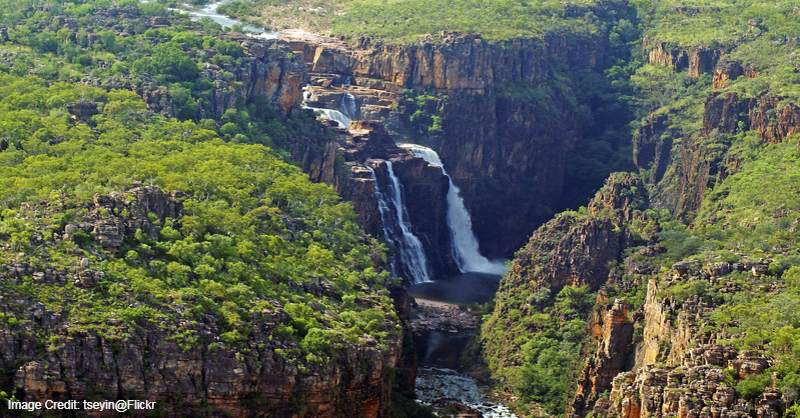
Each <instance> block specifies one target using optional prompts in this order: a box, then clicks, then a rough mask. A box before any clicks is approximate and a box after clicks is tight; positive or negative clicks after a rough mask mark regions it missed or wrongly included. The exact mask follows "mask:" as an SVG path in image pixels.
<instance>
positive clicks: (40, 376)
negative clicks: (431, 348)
mask: <svg viewBox="0 0 800 418" xmlns="http://www.w3.org/2000/svg"><path fill="white" fill-rule="evenodd" d="M25 210H26V211H32V213H38V214H40V215H41V214H42V213H46V211H47V210H48V209H47V207H44V206H43V207H29V208H27V209H25ZM183 210H184V209H183V206H182V203H181V194H180V193H176V192H175V193H166V192H164V191H162V190H160V189H158V188H155V187H137V188H134V189H131V190H129V191H127V192H125V193H113V194H110V195H100V196H97V197H96V198H95V199H94V202H93V203H92V204H91V205H90V206H89V207H88V208H86V212H85V215H84V216H83V217H82V218H81V220H80V221H78V222H75V223H71V224H68V225H66V226H65V228H64V229H65V233H64V236H63V237H59V236H55V237H53V239H55V240H58V241H60V240H62V239H63V240H65V241H66V240H71V241H75V242H76V243H81V245H86V244H87V241H86V240H91V243H94V244H97V245H99V246H100V247H102V248H105V249H108V250H110V251H111V252H112V253H113V252H115V251H117V250H118V249H119V245H120V243H122V242H123V241H125V240H126V238H129V234H140V233H143V234H155V233H156V232H157V230H156V228H155V225H156V224H163V223H164V222H165V221H166V220H167V219H172V220H173V221H174V222H176V223H178V224H179V223H180V222H181V221H182V219H183ZM81 231H82V232H81ZM103 254H105V253H103ZM98 257H99V256H98ZM103 261H104V260H103V259H102V258H101V257H99V260H98V262H97V263H95V262H94V261H92V262H90V260H89V259H87V258H82V259H81V261H80V263H78V264H77V265H75V266H71V267H66V268H49V267H48V268H43V267H42V266H38V265H32V264H29V263H24V262H20V263H15V264H11V265H0V287H2V288H3V289H4V294H3V296H2V297H0V311H2V312H3V313H10V314H12V315H13V318H14V321H13V322H9V321H5V320H4V321H0V371H1V373H0V386H2V387H4V388H8V387H13V388H14V389H13V393H14V395H15V396H16V397H17V398H19V399H20V400H22V401H43V400H45V399H53V400H72V399H75V400H82V399H89V400H102V399H107V400H115V399H148V400H152V401H156V405H157V411H156V413H158V414H161V415H164V416H171V417H173V416H174V417H177V416H209V417H217V416H226V417H262V416H269V417H278V418H281V417H285V418H299V417H309V418H311V417H314V418H317V417H331V418H333V417H348V416H358V417H362V416H363V417H383V416H387V415H388V408H389V403H390V399H391V396H392V391H391V386H392V382H391V379H392V378H393V376H394V372H395V370H396V369H400V370H401V371H403V373H405V376H406V380H409V379H410V382H412V383H411V384H412V385H413V376H414V374H413V369H414V360H413V348H412V347H405V348H404V347H403V344H404V343H403V341H401V338H400V336H401V333H399V332H398V333H397V334H396V335H394V336H392V337H390V338H389V340H388V344H387V345H386V346H385V347H379V346H378V345H377V344H376V342H375V341H372V342H370V341H361V342H360V343H359V344H357V345H353V346H351V347H348V348H347V349H342V350H337V351H336V352H335V353H334V355H333V356H332V358H331V360H330V361H328V362H327V363H324V364H315V363H304V364H298V363H297V362H294V361H290V360H289V359H288V358H286V356H284V355H281V351H282V350H286V349H288V348H289V347H288V346H287V345H286V344H288V343H287V342H285V341H282V340H281V339H280V338H275V335H276V334H275V329H276V327H278V326H279V325H281V324H284V323H287V322H288V321H289V318H288V317H287V316H286V315H287V314H286V313H285V312H284V311H283V308H282V306H281V304H280V302H278V301H271V302H270V303H269V304H268V305H266V306H267V307H265V308H264V309H263V310H262V311H260V312H257V313H254V314H253V315H254V317H253V318H252V319H251V321H252V323H253V326H252V327H251V328H250V329H249V332H248V333H247V334H246V337H245V340H244V341H243V342H242V343H241V345H240V346H238V347H233V346H231V345H229V344H225V343H223V342H222V339H221V338H220V335H221V334H222V328H221V327H222V324H220V323H218V322H217V320H216V319H215V317H213V316H211V315H207V314H206V315H202V316H198V320H197V321H183V320H182V322H181V323H180V324H179V326H180V329H181V330H182V331H187V332H188V331H191V332H193V333H194V334H193V335H196V336H197V340H196V341H192V340H185V339H184V338H183V337H181V336H176V335H174V334H170V333H169V332H167V330H166V326H164V324H161V326H159V324H155V323H149V322H123V321H121V320H119V319H115V318H109V319H108V321H109V324H110V325H109V326H112V328H113V327H118V328H114V329H116V330H117V331H119V332H109V333H104V332H98V331H96V330H91V329H85V328H82V327H81V326H80V325H79V324H76V323H75V322H73V321H74V317H71V316H70V315H68V313H67V312H66V311H64V310H61V309H54V308H52V307H50V306H46V305H44V304H42V303H39V302H33V301H31V300H28V298H30V297H31V296H30V295H29V294H27V293H18V292H15V291H14V290H13V289H15V287H14V286H19V285H21V283H23V281H29V280H33V282H34V283H38V284H40V285H50V286H62V287H67V286H72V285H74V286H76V287H84V288H88V289H96V291H98V292H100V291H103V290H102V289H105V288H104V287H98V288H96V287H95V285H96V284H97V283H98V282H99V281H100V280H102V279H103V277H104V274H105V273H108V272H106V271H104V270H103V265H104V263H103ZM309 291H313V290H309ZM9 292H10V293H9ZM393 297H394V299H395V305H396V306H395V307H396V309H397V311H398V312H400V321H401V322H400V323H401V324H404V325H403V327H405V329H407V330H410V327H409V325H408V322H407V321H408V318H409V316H408V310H409V308H408V303H409V302H408V298H407V296H405V293H404V292H402V291H395V292H394V293H393ZM83 304H84V302H75V305H74V307H78V306H81V307H82V306H83ZM131 306H132V307H134V305H131ZM70 307H73V305H70ZM70 318H72V319H70ZM409 333H410V332H409ZM42 335H47V343H46V344H49V346H48V347H47V348H46V349H45V347H43V345H42V344H43V340H42ZM407 343H408V342H406V344H407ZM406 350H407V351H406ZM409 356H411V357H409Z"/></svg>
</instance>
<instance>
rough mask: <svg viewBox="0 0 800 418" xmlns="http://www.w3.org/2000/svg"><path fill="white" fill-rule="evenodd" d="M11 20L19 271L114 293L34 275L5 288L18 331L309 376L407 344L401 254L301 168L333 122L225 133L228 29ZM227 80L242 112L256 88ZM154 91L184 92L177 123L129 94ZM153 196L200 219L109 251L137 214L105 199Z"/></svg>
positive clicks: (116, 7)
mask: <svg viewBox="0 0 800 418" xmlns="http://www.w3.org/2000/svg"><path fill="white" fill-rule="evenodd" d="M0 7H3V8H4V13H3V14H2V15H1V16H0V26H4V27H5V28H7V34H8V38H7V39H6V41H5V42H2V41H0V94H2V97H0V172H2V173H3V175H2V176H1V177H0V265H6V266H8V265H17V264H19V263H23V262H24V263H25V264H26V265H30V266H31V267H32V268H33V269H34V270H35V271H46V270H47V271H54V272H64V273H65V274H67V275H74V274H75V272H74V271H75V266H80V265H84V264H88V265H89V266H90V268H91V271H93V272H96V273H97V274H99V276H97V277H100V278H99V279H98V280H97V281H96V283H93V284H92V285H90V286H86V285H82V284H80V283H78V282H73V280H67V281H66V282H64V281H63V280H62V281H58V280H56V281H55V282H54V281H52V280H48V281H46V282H42V281H41V279H40V278H38V277H34V276H32V275H30V274H28V275H25V276H23V277H21V278H20V279H19V280H16V281H15V280H2V281H0V293H2V294H3V295H4V298H3V302H2V303H3V305H4V306H3V307H4V309H3V312H2V314H0V327H2V328H6V329H10V330H14V332H23V331H22V330H26V331H24V332H26V333H27V332H33V333H34V334H35V335H36V338H37V340H38V341H42V342H43V345H45V347H43V349H52V348H54V347H56V346H57V345H58V344H60V343H59V342H60V341H64V340H65V339H69V338H71V337H72V336H74V335H78V334H83V333H94V334H97V335H100V336H101V337H103V338H106V339H108V340H112V341H113V340H120V339H127V338H130V337H131V336H132V335H134V334H138V333H140V332H158V333H163V334H164V335H166V336H167V338H168V339H169V340H171V341H174V342H175V343H177V344H178V345H179V346H180V347H182V348H183V349H185V350H189V349H197V348H198V346H199V345H204V346H206V347H207V348H208V349H220V348H227V349H230V350H233V351H236V352H238V353H248V352H252V351H253V350H263V349H265V348H267V347H266V346H265V345H268V346H270V347H273V348H274V347H281V348H275V353H277V354H279V355H280V356H282V357H284V358H285V359H286V360H287V361H290V362H292V363H294V364H296V365H297V366H298V367H299V368H300V369H301V370H303V369H304V368H305V367H307V366H308V365H319V364H324V363H327V362H328V361H329V360H330V359H331V358H332V357H334V356H336V355H337V353H339V352H340V350H342V349H344V348H346V347H350V346H355V345H364V344H367V343H368V344H370V345H374V346H376V347H378V348H380V349H382V348H384V347H385V343H386V341H387V339H388V338H393V336H394V335H396V333H397V332H398V329H397V328H396V317H395V314H394V310H393V308H392V304H391V299H390V298H389V296H388V293H387V292H386V290H385V289H386V285H387V284H388V283H387V281H388V273H387V272H385V271H383V270H382V268H381V264H382V263H383V262H384V261H385V257H386V255H385V250H384V248H383V246H382V245H380V244H379V243H378V242H376V241H375V240H374V239H373V238H369V237H367V236H366V235H365V234H364V232H363V231H362V230H361V229H360V227H359V226H358V225H357V223H356V219H355V214H354V212H353V210H352V208H351V207H350V206H349V205H348V204H345V203H342V202H341V201H340V199H339V197H338V196H337V195H336V194H335V193H334V192H333V190H332V189H331V188H330V187H329V186H325V185H319V184H312V183H311V182H310V181H309V180H308V179H307V176H306V175H305V174H304V173H302V172H301V171H300V170H299V169H298V168H297V167H295V166H293V165H291V164H289V163H287V162H285V159H286V158H287V156H289V155H292V154H293V152H294V151H295V150H294V149H293V147H297V146H299V145H300V144H299V141H298V140H297V137H298V136H299V135H300V133H302V137H303V138H304V141H307V142H308V144H307V145H308V146H311V147H313V146H316V145H315V144H318V143H321V141H322V140H324V139H325V138H324V132H323V131H322V130H321V129H319V128H316V126H317V125H316V124H315V122H314V117H313V115H311V114H310V112H292V114H291V115H289V116H284V115H280V114H278V112H277V111H275V110H274V109H272V106H271V104H270V103H269V101H268V100H267V98H264V97H255V98H252V100H251V101H250V102H248V103H244V102H241V103H236V104H235V106H234V107H231V108H228V109H227V110H226V111H225V112H224V113H223V114H222V115H214V114H213V112H214V106H213V105H212V99H213V97H212V96H213V93H214V91H215V90H214V89H215V88H216V89H219V88H220V86H218V85H217V86H215V85H213V83H212V80H211V78H210V75H209V74H208V73H207V72H204V71H201V68H206V67H208V66H216V67H219V68H222V69H225V68H229V67H230V66H236V65H241V63H242V62H241V60H242V57H243V51H242V49H241V47H240V46H239V43H237V42H232V41H227V40H223V39H221V38H220V37H219V36H218V35H219V34H220V33H221V31H220V28H219V27H218V26H216V25H214V24H210V23H208V22H200V23H199V24H196V23H192V22H190V21H189V20H188V19H186V18H177V17H172V19H173V20H172V21H171V22H172V23H174V24H173V25H171V26H169V27H153V25H152V24H149V23H148V22H149V19H150V18H151V17H159V16H166V15H167V14H168V13H169V12H168V11H167V10H166V9H165V8H164V5H160V4H155V3H148V4H140V2H138V1H135V0H126V1H113V2H112V1H102V0H99V1H92V2H78V3H70V2H63V1H56V0H26V1H17V0H14V1H11V0H0ZM120 14H125V15H126V16H127V17H126V18H125V19H121V18H119V15H120ZM109 28H113V30H110V29H109ZM122 32H125V33H126V35H124V36H123V35H121V34H120V33H122ZM226 77H227V78H226V80H224V81H227V82H229V83H230V86H229V91H230V92H231V93H232V92H234V90H235V88H237V87H238V86H237V83H238V82H237V81H236V80H235V79H234V78H233V75H232V74H231V75H230V76H226ZM78 80H84V81H89V82H88V83H78V82H77V81H78ZM148 83H150V84H152V85H154V86H155V88H157V89H161V90H160V91H166V92H168V96H169V105H170V106H169V107H170V110H171V111H170V112H165V113H170V114H171V115H173V116H175V117H177V118H172V117H168V116H163V115H160V114H154V113H152V112H151V111H150V110H148V108H147V105H146V104H145V102H144V101H143V100H142V98H140V97H139V96H137V95H136V94H135V93H134V92H132V91H130V90H120V89H114V88H113V86H125V87H126V88H131V89H133V88H135V87H137V86H142V85H146V84H148ZM90 84H95V85H100V86H104V87H107V88H97V87H90V86H89V85H90ZM223 87H224V86H223ZM234 97H235V96H234ZM165 104H166V103H165V102H164V101H162V102H160V105H162V106H164V105H165ZM73 107H75V108H76V109H84V110H86V111H85V112H83V111H80V110H75V109H72V108H73ZM215 116H216V120H215V119H212V118H214V117H215ZM270 147H274V148H270ZM141 185H144V186H155V187H157V188H158V189H160V190H163V191H165V192H167V193H171V192H177V194H176V195H175V196H177V197H175V199H176V201H180V204H181V205H182V207H183V213H182V216H179V217H177V218H166V219H159V218H158V217H156V216H154V215H153V214H152V213H151V214H148V218H147V219H136V222H138V223H139V224H141V225H142V226H141V227H140V228H139V229H137V230H136V231H135V233H132V234H124V235H123V236H122V238H123V241H122V243H121V246H120V247H119V248H109V247H107V246H104V245H103V243H102V242H101V239H100V237H99V235H98V233H97V231H94V230H93V229H92V227H91V226H86V225H91V224H92V223H93V222H100V221H102V222H128V221H130V220H131V219H132V218H131V217H132V216H133V214H131V213H127V210H123V211H121V212H119V211H116V212H115V211H109V210H107V209H106V208H104V207H96V206H95V205H94V204H93V203H92V202H93V200H94V199H95V198H96V197H97V196H112V197H113V198H115V199H116V198H118V199H122V200H123V201H125V202H132V201H133V200H135V196H134V195H133V194H131V193H129V192H127V191H128V190H130V189H131V188H135V187H139V186H141ZM114 196H116V197H114ZM76 225H77V226H76ZM68 226H69V228H71V229H70V232H69V234H67V232H66V230H67V229H68ZM145 226H146V227H145ZM65 234H66V235H65ZM58 274H61V273H58ZM309 289H313V290H312V291H309ZM32 304H41V305H42V306H43V307H44V309H45V311H46V312H58V313H59V315H60V316H59V318H60V319H61V320H62V321H63V324H64V327H63V328H62V327H50V328H41V327H38V326H37V324H36V323H35V322H32V321H31V320H30V319H29V318H30V317H29V315H27V314H26V313H25V312H26V309H27V307H28V306H30V305H32ZM263 324H270V325H268V326H264V325H263ZM257 330H258V332H256V331H257ZM209 332H211V334H213V335H218V336H219V339H218V340H217V341H211V340H209V337H208V335H209ZM259 333H262V334H259ZM263 333H265V334H263ZM255 339H258V341H256V340H255ZM7 375H8V372H7V371H5V370H4V371H2V374H0V380H2V381H3V382H5V381H6V379H7Z"/></svg>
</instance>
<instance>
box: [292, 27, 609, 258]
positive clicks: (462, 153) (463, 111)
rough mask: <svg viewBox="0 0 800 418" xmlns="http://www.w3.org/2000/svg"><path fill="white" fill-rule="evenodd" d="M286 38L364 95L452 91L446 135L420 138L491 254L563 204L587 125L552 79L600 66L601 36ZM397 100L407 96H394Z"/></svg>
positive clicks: (503, 252) (445, 112)
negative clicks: (354, 41) (570, 163)
mask: <svg viewBox="0 0 800 418" xmlns="http://www.w3.org/2000/svg"><path fill="white" fill-rule="evenodd" d="M283 37H284V39H285V40H286V41H287V42H288V43H289V45H291V46H292V48H293V49H294V50H295V52H296V53H298V55H301V56H303V59H304V61H305V62H306V64H307V66H308V68H309V71H310V72H311V73H312V74H338V75H339V78H341V79H343V80H346V81H348V82H350V83H353V84H357V85H359V86H360V88H362V91H360V92H359V91H355V90H352V89H351V90H350V91H351V92H352V93H353V94H355V95H356V97H359V98H361V97H368V96H370V95H372V96H376V95H377V94H375V93H367V92H366V91H365V90H364V89H363V88H366V89H367V90H372V91H373V92H374V91H379V92H383V91H400V90H401V89H413V90H415V91H426V90H430V91H435V92H438V93H437V94H440V95H442V96H444V97H446V100H444V101H443V102H442V106H441V108H440V109H439V110H438V112H439V113H440V117H441V120H442V133H441V134H440V135H438V137H439V139H438V140H434V141H433V142H430V141H427V140H428V138H413V140H414V141H416V142H420V141H427V143H429V144H430V145H432V146H434V148H436V149H437V151H438V152H439V154H440V156H441V157H442V159H443V161H444V163H445V165H446V167H447V171H448V173H449V174H450V175H451V176H452V177H453V180H454V181H455V182H456V184H457V185H458V186H459V188H460V189H461V190H462V194H463V195H464V198H465V201H466V204H467V206H468V208H469V210H470V212H471V214H472V216H473V218H474V219H475V220H476V222H475V232H476V234H477V235H478V238H479V241H480V242H481V245H482V248H481V249H482V250H483V251H484V253H485V254H486V255H488V256H490V257H501V256H509V255H510V254H511V253H512V252H513V251H514V250H515V249H516V248H518V247H519V246H520V245H521V244H522V243H523V242H524V240H525V239H526V238H527V235H528V234H529V232H530V231H531V230H533V229H534V228H535V227H536V226H538V225H539V224H541V223H542V222H544V221H545V220H546V219H547V217H549V216H550V215H552V213H554V211H555V210H556V209H557V208H560V207H561V199H562V197H563V194H564V175H565V166H566V164H567V162H566V158H567V154H568V153H569V152H570V150H571V149H572V147H573V146H574V144H575V142H576V140H577V138H578V137H580V135H581V122H580V121H579V120H578V119H577V118H576V116H575V112H576V108H575V104H574V103H573V102H571V99H570V98H569V97H568V96H569V93H568V92H565V91H560V90H558V89H551V88H550V87H549V84H550V83H551V82H553V80H554V79H555V77H556V73H557V72H558V71H559V70H557V68H561V66H566V67H569V68H571V69H572V70H573V71H584V70H592V69H595V68H600V67H601V66H602V65H603V54H604V47H605V43H604V41H603V40H602V38H601V37H596V38H595V37H589V38H582V37H579V36H572V35H548V36H546V37H545V39H543V40H540V39H517V40H511V41H507V42H500V43H490V42H487V41H485V40H483V39H481V38H480V36H478V35H463V34H455V33H446V34H444V36H443V38H442V39H440V40H439V39H437V40H436V41H434V40H429V41H423V42H420V43H415V44H407V45H393V44H383V43H380V42H375V41H373V40H370V39H362V40H361V41H360V42H359V43H358V45H355V46H353V45H348V44H345V43H344V42H341V41H338V40H333V39H327V38H322V37H318V36H312V35H309V34H305V33H298V32H288V33H285V34H284V36H283ZM541 85H545V87H544V88H543V89H539V90H537V89H538V88H539V87H537V86H541ZM526 92H528V93H526ZM380 94H383V93H380ZM367 101H368V100H364V102H365V103H366V102H367ZM391 102H394V103H395V104H396V103H397V102H398V99H397V98H391V99H389V101H387V102H385V103H387V104H388V103H391ZM362 109H365V108H364V107H362ZM367 110H368V112H367V113H368V114H370V115H372V117H378V118H382V119H385V118H386V115H385V114H379V113H375V112H374V111H373V110H370V109H367Z"/></svg>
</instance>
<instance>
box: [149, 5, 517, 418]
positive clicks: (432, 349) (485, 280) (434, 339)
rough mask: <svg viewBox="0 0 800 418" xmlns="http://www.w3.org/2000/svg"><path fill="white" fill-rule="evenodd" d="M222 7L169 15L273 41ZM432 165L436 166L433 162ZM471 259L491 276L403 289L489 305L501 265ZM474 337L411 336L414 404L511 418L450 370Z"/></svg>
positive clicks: (503, 408)
mask: <svg viewBox="0 0 800 418" xmlns="http://www.w3.org/2000/svg"><path fill="white" fill-rule="evenodd" d="M142 2H143V3H145V2H147V0H142ZM223 3H225V0H223V1H217V2H213V3H210V4H208V5H206V6H203V7H192V6H188V5H187V6H185V7H183V8H180V9H175V11H177V12H179V13H186V14H188V15H189V16H190V17H191V18H192V19H196V20H199V19H210V20H212V21H214V22H216V23H218V24H219V25H220V26H222V27H223V28H226V29H228V28H231V27H234V26H239V27H240V28H241V29H242V30H244V31H245V32H247V33H248V35H250V36H253V37H258V38H265V39H274V38H277V37H278V32H274V31H270V30H267V29H265V28H263V27H258V26H255V25H252V24H248V23H244V22H241V21H239V20H237V19H234V18H231V17H228V16H225V15H222V14H220V13H219V12H218V8H219V6H220V5H222V4H223ZM337 122H339V123H340V125H344V126H343V127H346V125H347V124H349V119H348V120H347V123H345V122H343V121H338V120H337ZM414 150H415V151H417V152H418V153H419V152H421V151H420V150H422V151H427V150H428V149H427V148H424V149H423V148H422V147H418V148H415V149H414ZM425 156H428V155H425ZM437 158H438V156H437ZM429 163H430V161H429ZM433 163H436V161H434V162H433ZM439 164H441V163H439ZM442 169H444V167H443V166H442ZM451 186H452V182H451ZM454 193H455V195H454V196H449V199H450V200H454V199H455V198H456V197H457V198H458V199H460V197H459V196H458V191H457V189H455V190H454ZM451 204H452V202H451ZM462 205H463V204H462ZM460 216H461V218H460V219H464V216H463V215H460ZM448 221H450V220H448ZM461 223H463V224H465V225H469V226H470V229H471V223H470V222H467V221H464V220H462V221H461ZM470 234H471V231H470ZM470 240H474V237H471V236H467V237H466V238H465V239H462V241H464V242H466V243H467V244H472V245H471V246H470V245H465V246H466V247H467V248H469V249H468V250H467V251H465V252H467V253H468V252H473V253H476V254H478V252H477V244H476V243H472V242H471V241H470ZM471 247H474V248H471ZM478 255H479V254H478ZM471 258H472V259H477V260H479V264H477V265H478V268H476V269H475V270H477V271H487V272H491V273H495V274H483V273H474V272H468V273H464V274H460V275H457V276H455V277H450V278H444V280H438V281H428V282H421V283H418V284H415V285H412V286H410V287H409V289H408V291H409V294H411V295H412V296H413V297H415V298H418V299H421V300H427V301H432V302H435V303H445V304H452V305H468V304H481V303H486V302H488V301H490V300H491V299H492V298H493V297H494V293H495V292H496V291H497V285H498V282H499V277H500V276H499V275H498V274H497V273H500V272H501V271H502V270H503V269H504V268H503V267H502V265H501V263H498V262H496V261H488V260H485V259H483V258H482V257H480V258H479V257H471ZM464 264H465V265H468V266H469V267H471V266H472V265H469V264H467V262H464ZM474 336H475V335H474V333H472V334H470V333H467V334H464V333H450V332H440V331H432V332H429V333H426V334H424V335H422V336H418V337H416V338H415V340H416V343H417V344H418V345H419V347H418V356H419V361H420V366H421V367H420V368H419V371H418V377H417V381H416V395H417V402H419V403H421V404H423V405H436V404H437V403H439V402H441V401H443V400H445V401H455V402H456V403H458V404H461V405H465V406H467V407H469V408H471V409H473V410H475V411H479V412H480V414H481V415H482V416H483V417H484V418H517V416H516V415H514V413H513V412H511V410H510V409H509V408H508V407H506V406H504V405H502V404H500V403H497V402H492V401H491V400H489V399H488V398H487V397H486V395H485V392H486V388H485V387H481V386H480V385H479V384H478V382H477V381H476V380H475V379H473V378H472V377H470V376H467V375H465V374H461V373H459V372H457V371H455V370H454V369H457V368H459V364H458V361H459V356H460V353H461V352H462V351H463V350H464V348H465V347H466V346H467V344H468V343H469V342H470V340H471V339H472V338H474Z"/></svg>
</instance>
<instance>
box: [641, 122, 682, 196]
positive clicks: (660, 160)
mask: <svg viewBox="0 0 800 418" xmlns="http://www.w3.org/2000/svg"><path fill="white" fill-rule="evenodd" d="M669 131H670V126H669V115H668V114H658V115H655V114H651V115H649V116H648V117H647V120H646V121H645V123H644V124H643V125H642V126H641V127H639V129H637V130H636V134H635V135H634V136H633V163H634V164H635V165H636V168H638V169H639V170H647V171H649V172H650V174H651V176H652V179H653V180H655V181H656V182H658V181H661V179H662V178H663V177H664V172H665V171H666V170H667V167H668V166H669V163H670V157H671V151H672V140H673V138H672V134H671V133H670V132H669Z"/></svg>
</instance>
